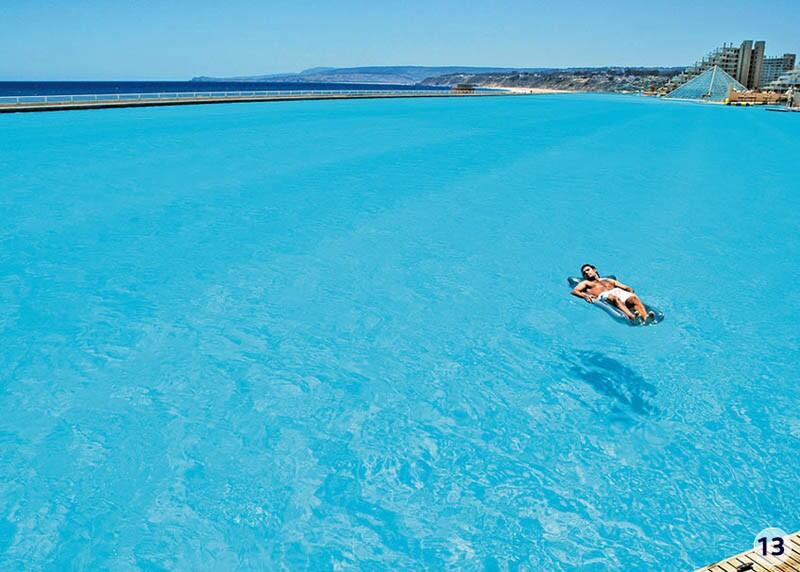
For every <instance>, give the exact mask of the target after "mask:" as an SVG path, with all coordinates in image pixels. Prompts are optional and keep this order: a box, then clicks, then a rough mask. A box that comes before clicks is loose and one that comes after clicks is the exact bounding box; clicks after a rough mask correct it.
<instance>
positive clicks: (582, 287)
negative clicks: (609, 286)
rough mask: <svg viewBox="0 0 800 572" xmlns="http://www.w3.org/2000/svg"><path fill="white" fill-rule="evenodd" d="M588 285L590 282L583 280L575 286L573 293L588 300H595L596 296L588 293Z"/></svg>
mask: <svg viewBox="0 0 800 572" xmlns="http://www.w3.org/2000/svg"><path fill="white" fill-rule="evenodd" d="M588 287H589V283H588V282H587V281H586V280H584V281H583V282H581V283H580V284H578V285H577V286H575V288H573V289H572V295H573V296H577V297H578V298H583V299H584V300H586V301H587V302H594V300H595V298H594V296H592V295H591V294H587V293H586V289H587V288H588Z"/></svg>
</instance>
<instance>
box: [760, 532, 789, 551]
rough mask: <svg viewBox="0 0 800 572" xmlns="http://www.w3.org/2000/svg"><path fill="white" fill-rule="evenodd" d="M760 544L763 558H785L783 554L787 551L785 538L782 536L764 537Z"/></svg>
mask: <svg viewBox="0 0 800 572" xmlns="http://www.w3.org/2000/svg"><path fill="white" fill-rule="evenodd" d="M758 543H759V544H760V545H761V555H762V556H783V553H784V552H785V551H786V547H785V545H784V543H783V538H781V537H780V536H776V537H774V538H768V537H766V536H762V537H761V538H759V539H758Z"/></svg>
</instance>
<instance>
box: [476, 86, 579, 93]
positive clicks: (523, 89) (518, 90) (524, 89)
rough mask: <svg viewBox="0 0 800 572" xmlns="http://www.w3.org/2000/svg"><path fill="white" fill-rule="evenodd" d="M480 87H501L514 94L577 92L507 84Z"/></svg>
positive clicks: (500, 88)
mask: <svg viewBox="0 0 800 572" xmlns="http://www.w3.org/2000/svg"><path fill="white" fill-rule="evenodd" d="M478 87H485V88H488V89H499V90H503V91H507V92H510V93H514V94H520V95H550V94H556V93H577V92H575V91H571V90H568V89H551V88H547V87H510V86H505V85H482V86H478Z"/></svg>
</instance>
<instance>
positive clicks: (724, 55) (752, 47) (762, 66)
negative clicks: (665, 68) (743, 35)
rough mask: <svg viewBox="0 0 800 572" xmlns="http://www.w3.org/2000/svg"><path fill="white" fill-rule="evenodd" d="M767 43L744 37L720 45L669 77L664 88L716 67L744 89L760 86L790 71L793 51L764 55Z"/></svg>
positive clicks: (686, 80)
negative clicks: (774, 56)
mask: <svg viewBox="0 0 800 572" xmlns="http://www.w3.org/2000/svg"><path fill="white" fill-rule="evenodd" d="M765 50H766V42H764V41H763V40H760V41H757V42H753V41H752V40H745V41H744V42H742V43H741V44H739V45H738V46H736V45H734V44H723V45H722V46H721V47H719V48H716V49H715V50H713V51H711V52H710V53H708V54H707V55H706V56H705V57H704V58H703V59H701V60H700V61H698V62H696V63H695V64H694V65H693V66H691V67H688V68H686V70H685V71H683V72H682V73H680V74H678V75H677V76H675V77H674V78H672V79H671V80H670V81H669V83H668V84H667V86H666V88H665V91H673V90H674V89H676V88H677V87H678V86H681V85H683V84H685V83H686V82H688V81H690V80H691V79H693V78H696V77H697V76H699V75H701V74H703V73H704V72H706V71H708V70H710V69H712V68H714V67H715V66H716V67H719V68H720V69H721V70H722V71H724V72H725V73H726V74H727V75H729V76H731V77H732V78H733V79H735V80H736V81H737V82H739V83H740V84H741V85H743V86H744V87H745V88H747V89H759V88H761V87H762V86H765V85H767V84H769V83H771V82H772V81H775V80H776V79H778V78H779V77H780V76H781V75H782V74H785V73H786V72H788V71H790V70H791V69H792V68H793V67H794V65H795V60H796V56H795V54H784V55H783V56H781V57H777V58H767V57H764V52H765Z"/></svg>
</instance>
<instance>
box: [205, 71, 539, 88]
mask: <svg viewBox="0 0 800 572" xmlns="http://www.w3.org/2000/svg"><path fill="white" fill-rule="evenodd" d="M544 69H545V68H526V69H525V70H524V71H530V72H536V71H543V70H544ZM511 71H514V70H512V69H511V68H493V67H471V66H366V67H355V68H326V67H316V68H310V69H307V70H303V71H301V72H299V73H283V74H268V75H251V76H237V77H208V76H199V77H195V78H192V81H242V82H259V81H264V82H287V83H291V82H304V83H384V84H394V85H415V84H417V83H420V82H422V81H423V80H425V79H427V78H431V77H436V76H444V75H450V74H479V73H502V72H511Z"/></svg>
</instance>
